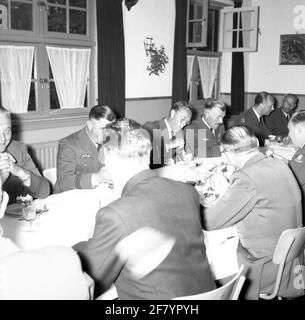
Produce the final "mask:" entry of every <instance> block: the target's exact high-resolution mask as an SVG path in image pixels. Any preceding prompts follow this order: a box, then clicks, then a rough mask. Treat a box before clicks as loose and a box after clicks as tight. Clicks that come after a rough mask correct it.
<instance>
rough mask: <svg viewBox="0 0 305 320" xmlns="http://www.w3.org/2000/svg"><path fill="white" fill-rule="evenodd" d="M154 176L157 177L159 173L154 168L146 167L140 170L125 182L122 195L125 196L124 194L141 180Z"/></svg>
mask: <svg viewBox="0 0 305 320" xmlns="http://www.w3.org/2000/svg"><path fill="white" fill-rule="evenodd" d="M152 177H157V174H156V173H155V172H154V171H153V170H151V169H146V170H143V171H140V172H139V173H137V174H136V175H134V176H133V177H131V178H130V179H129V180H128V181H127V182H126V183H125V186H124V188H123V191H122V196H124V194H126V193H127V192H128V191H129V190H131V189H132V188H133V187H134V186H135V185H137V184H138V183H140V182H141V181H143V180H145V179H148V178H152Z"/></svg>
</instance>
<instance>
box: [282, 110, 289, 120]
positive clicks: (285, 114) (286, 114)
mask: <svg viewBox="0 0 305 320" xmlns="http://www.w3.org/2000/svg"><path fill="white" fill-rule="evenodd" d="M282 112H283V113H284V116H285V118H287V116H288V117H289V116H290V115H289V114H288V113H286V112H285V111H284V110H283V109H282Z"/></svg>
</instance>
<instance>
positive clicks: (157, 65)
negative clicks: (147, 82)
mask: <svg viewBox="0 0 305 320" xmlns="http://www.w3.org/2000/svg"><path fill="white" fill-rule="evenodd" d="M144 47H145V51H146V55H147V56H149V57H150V60H149V65H148V66H147V68H146V69H147V70H148V71H149V75H150V76H151V75H152V74H154V75H156V76H159V75H160V73H163V72H164V71H165V66H166V64H168V61H169V59H168V56H167V55H166V53H165V48H164V46H162V45H161V46H160V49H158V48H157V47H156V45H155V43H154V42H153V38H148V37H147V38H146V41H144Z"/></svg>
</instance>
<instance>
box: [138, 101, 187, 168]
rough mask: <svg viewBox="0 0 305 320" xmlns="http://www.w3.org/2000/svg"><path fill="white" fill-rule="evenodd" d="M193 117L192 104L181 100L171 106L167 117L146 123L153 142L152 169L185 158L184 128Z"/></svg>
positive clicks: (145, 126)
mask: <svg viewBox="0 0 305 320" xmlns="http://www.w3.org/2000/svg"><path fill="white" fill-rule="evenodd" d="M191 118H192V110H191V107H190V105H189V104H188V103H187V102H185V101H179V102H176V103H175V104H174V105H173V106H172V107H171V109H170V111H169V115H168V116H167V117H166V118H163V119H161V120H158V121H153V122H146V123H144V125H143V127H144V128H145V129H146V130H147V131H148V132H149V135H150V140H151V143H152V152H151V159H150V168H151V169H156V168H160V167H163V166H165V165H168V164H174V163H175V162H176V161H177V160H183V158H184V153H183V151H184V143H185V142H184V137H183V131H182V129H183V128H184V127H185V126H186V125H187V124H188V123H189V122H190V120H191Z"/></svg>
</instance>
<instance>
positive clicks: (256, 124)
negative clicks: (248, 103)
mask: <svg viewBox="0 0 305 320" xmlns="http://www.w3.org/2000/svg"><path fill="white" fill-rule="evenodd" d="M273 106H274V98H273V96H272V95H271V94H270V93H268V92H265V91H263V92H259V93H258V94H257V95H256V96H255V100H254V106H252V107H251V108H249V109H247V110H245V111H243V112H242V113H240V114H239V115H238V116H237V117H236V119H235V121H234V124H235V125H243V126H247V127H250V128H251V129H252V130H253V131H254V134H255V136H256V137H257V139H258V141H259V145H260V146H261V147H263V146H264V144H265V139H268V136H269V135H271V132H270V130H269V129H268V128H267V126H266V124H265V118H264V116H266V115H269V114H270V112H271V111H272V110H274V108H273Z"/></svg>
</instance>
